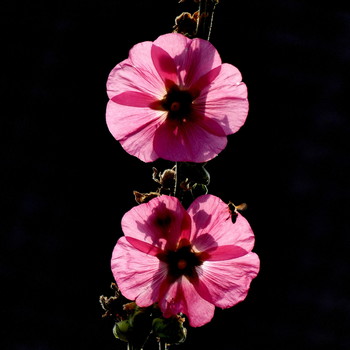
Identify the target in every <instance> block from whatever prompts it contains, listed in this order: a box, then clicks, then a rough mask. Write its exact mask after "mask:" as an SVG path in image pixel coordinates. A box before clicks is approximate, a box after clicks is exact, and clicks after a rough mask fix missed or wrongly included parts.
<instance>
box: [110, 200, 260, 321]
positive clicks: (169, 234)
mask: <svg viewBox="0 0 350 350" xmlns="http://www.w3.org/2000/svg"><path fill="white" fill-rule="evenodd" d="M122 229H123V231H124V234H125V236H123V237H121V238H120V239H119V240H118V242H117V244H116V246H115V248H114V251H113V255H112V262H111V266H112V272H113V275H114V277H115V280H116V282H117V284H118V286H119V288H120V290H121V292H122V294H123V295H124V296H125V297H126V298H128V299H130V300H135V301H136V303H137V304H138V305H139V306H141V307H147V306H150V305H152V304H153V303H155V302H158V304H159V307H160V309H161V310H162V312H163V314H164V316H165V317H170V316H171V315H176V314H178V313H184V314H185V315H186V316H187V317H188V319H189V322H190V325H191V326H193V327H198V326H202V325H204V324H206V323H208V322H209V321H210V320H211V319H212V317H213V315H214V309H215V306H218V307H221V308H228V307H231V306H233V305H235V304H236V303H238V302H240V301H242V300H243V299H244V298H245V297H246V295H247V293H248V289H249V285H250V282H251V280H252V279H253V278H254V277H255V276H256V275H257V273H258V271H259V258H258V256H257V255H256V254H255V253H253V252H252V251H251V250H252V248H253V245H254V234H253V231H252V229H251V227H250V226H249V223H248V222H247V220H246V219H245V218H244V217H243V216H242V215H240V214H238V216H237V219H236V222H235V223H232V220H231V213H230V211H229V209H228V206H227V204H225V203H224V202H222V201H221V200H220V199H219V198H218V197H215V196H212V195H204V196H201V197H198V198H197V199H196V200H195V201H194V202H193V203H192V204H191V205H190V207H189V208H188V210H187V211H186V210H185V209H184V208H183V206H182V205H181V203H180V201H179V200H178V199H177V198H175V197H169V196H165V195H163V196H160V197H157V198H154V199H152V200H151V201H150V202H148V203H145V204H140V205H139V206H137V207H134V208H133V209H131V210H130V211H129V212H127V213H126V214H125V215H124V217H123V219H122Z"/></svg>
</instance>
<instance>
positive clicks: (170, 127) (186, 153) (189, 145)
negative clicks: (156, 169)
mask: <svg viewBox="0 0 350 350" xmlns="http://www.w3.org/2000/svg"><path fill="white" fill-rule="evenodd" d="M208 125H210V126H209V127H208ZM213 125H215V126H217V127H216V128H215V129H214V127H213ZM213 125H211V124H209V123H206V122H205V121H202V122H196V121H193V122H192V121H184V122H181V123H172V122H165V123H163V124H162V125H160V126H159V128H158V129H157V131H156V132H155V135H154V150H155V152H156V153H157V154H158V155H159V157H160V158H163V159H167V160H171V161H180V162H194V163H202V162H206V161H208V160H210V159H212V158H214V157H216V156H217V154H218V153H219V152H221V150H222V149H224V148H225V146H226V144H227V138H226V136H224V135H220V134H219V135H218V133H220V132H221V133H222V129H221V127H220V126H219V124H217V123H215V124H213ZM210 131H213V132H214V133H211V132H210Z"/></svg>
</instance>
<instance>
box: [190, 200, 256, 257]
mask: <svg viewBox="0 0 350 350" xmlns="http://www.w3.org/2000/svg"><path fill="white" fill-rule="evenodd" d="M187 212H188V213H189V215H190V216H191V217H192V231H191V238H190V241H191V242H192V243H193V246H194V248H195V249H196V250H198V251H201V252H203V251H207V250H211V249H215V248H217V247H220V246H225V245H234V246H238V247H241V248H242V249H244V250H245V251H247V252H250V251H251V250H252V249H253V246H254V233H253V230H252V229H251V227H250V225H249V223H248V221H247V220H246V219H245V218H244V217H243V216H242V215H241V214H239V213H238V215H237V218H236V222H235V223H233V222H232V220H231V213H230V211H229V208H228V205H227V204H226V203H224V202H223V201H222V200H221V199H220V198H218V197H216V196H213V195H204V196H200V197H198V198H196V199H195V200H194V201H193V202H192V204H191V205H190V207H189V208H188V209H187Z"/></svg>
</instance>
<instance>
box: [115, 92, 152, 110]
mask: <svg viewBox="0 0 350 350" xmlns="http://www.w3.org/2000/svg"><path fill="white" fill-rule="evenodd" d="M111 100H112V101H113V102H115V103H117V104H121V105H123V106H131V107H145V108H147V107H150V105H152V104H154V103H155V102H156V101H157V100H156V99H155V98H154V97H153V96H151V95H148V94H145V93H143V92H138V91H125V92H122V93H121V94H119V95H116V96H113V97H112V98H111Z"/></svg>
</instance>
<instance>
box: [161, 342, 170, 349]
mask: <svg viewBox="0 0 350 350" xmlns="http://www.w3.org/2000/svg"><path fill="white" fill-rule="evenodd" d="M159 350H168V345H167V344H166V343H164V342H162V341H159Z"/></svg>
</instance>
